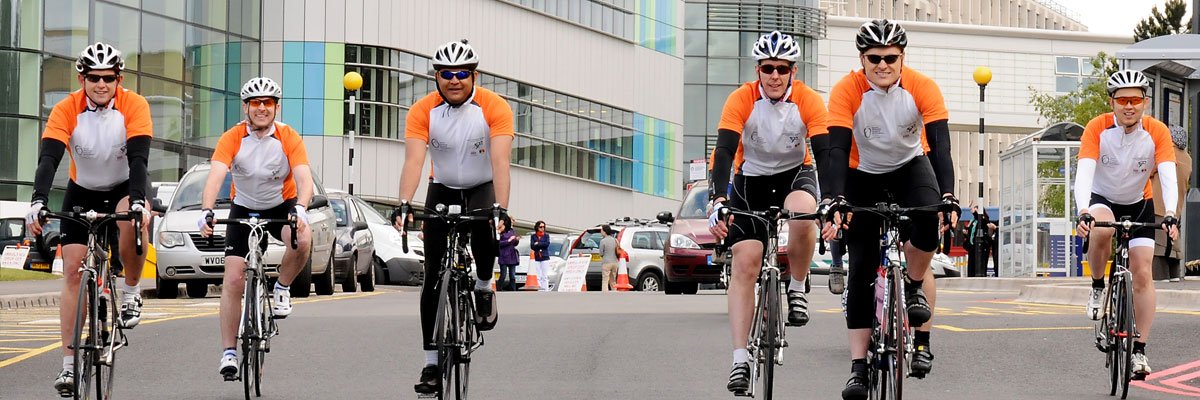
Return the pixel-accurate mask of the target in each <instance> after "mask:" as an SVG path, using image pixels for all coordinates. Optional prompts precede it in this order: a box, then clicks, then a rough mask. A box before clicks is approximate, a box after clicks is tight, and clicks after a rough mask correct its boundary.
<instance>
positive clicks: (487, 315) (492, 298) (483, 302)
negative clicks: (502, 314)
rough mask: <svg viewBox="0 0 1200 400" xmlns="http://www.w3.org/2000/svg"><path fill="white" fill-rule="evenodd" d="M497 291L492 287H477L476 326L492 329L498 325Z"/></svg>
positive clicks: (483, 329) (481, 328) (482, 329)
mask: <svg viewBox="0 0 1200 400" xmlns="http://www.w3.org/2000/svg"><path fill="white" fill-rule="evenodd" d="M497 319H499V315H497V314H496V292H494V291H492V289H491V288H484V289H475V327H476V328H477V329H479V330H480V331H490V330H492V328H495V327H496V320H497Z"/></svg>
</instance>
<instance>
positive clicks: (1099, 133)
mask: <svg viewBox="0 0 1200 400" xmlns="http://www.w3.org/2000/svg"><path fill="white" fill-rule="evenodd" d="M1085 159H1089V160H1094V161H1095V165H1096V166H1095V173H1094V176H1093V177H1092V178H1091V186H1090V187H1089V188H1080V190H1079V191H1077V193H1082V190H1084V189H1087V190H1090V191H1091V192H1092V193H1095V194H1098V195H1101V196H1104V198H1105V199H1108V200H1109V201H1112V202H1114V203H1117V204H1133V203H1136V202H1138V201H1141V200H1143V199H1149V198H1151V193H1152V191H1151V188H1150V173H1151V172H1153V171H1154V170H1155V169H1157V168H1158V167H1159V165H1160V164H1162V163H1171V164H1169V165H1168V167H1169V169H1170V170H1171V171H1174V170H1175V166H1174V162H1175V149H1174V145H1173V144H1172V142H1171V131H1170V129H1168V128H1167V125H1166V124H1163V123H1162V121H1159V120H1157V119H1154V118H1153V117H1151V116H1148V115H1146V116H1142V121H1141V122H1140V123H1139V124H1138V126H1136V127H1135V128H1134V131H1133V132H1131V133H1125V128H1124V127H1121V126H1119V125H1118V124H1117V122H1116V117H1115V116H1114V115H1113V113H1111V112H1110V113H1105V114H1102V115H1100V116H1098V117H1096V118H1093V119H1092V120H1091V121H1090V122H1088V124H1087V127H1086V128H1084V130H1083V137H1081V138H1080V139H1079V160H1081V161H1082V160H1085ZM1080 173H1081V174H1082V173H1083V170H1082V168H1081V169H1080ZM1079 181H1083V182H1086V181H1087V180H1086V179H1077V182H1079ZM1089 197H1090V196H1089ZM1077 200H1078V201H1082V202H1087V201H1088V200H1089V199H1088V198H1082V199H1077ZM1163 200H1173V199H1163ZM1171 203H1172V204H1174V203H1175V202H1174V201H1172V202H1171ZM1077 205H1079V206H1080V209H1083V208H1087V206H1088V204H1086V203H1079V204H1077Z"/></svg>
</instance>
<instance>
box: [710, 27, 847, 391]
mask: <svg viewBox="0 0 1200 400" xmlns="http://www.w3.org/2000/svg"><path fill="white" fill-rule="evenodd" d="M752 51H753V55H754V58H755V60H757V61H758V71H757V73H758V80H757V81H754V82H748V83H746V84H744V85H742V86H741V87H739V88H738V89H737V90H734V92H733V93H732V94H730V95H729V98H728V99H727V100H726V101H725V107H724V109H723V110H722V112H721V122H720V124H718V126H717V145H716V148H715V149H714V150H713V169H712V186H711V188H710V189H709V192H710V193H711V194H710V197H711V198H712V201H713V207H712V214H711V215H710V216H709V222H708V226H709V230H710V231H711V232H712V233H713V235H714V236H716V238H717V240H721V239H724V240H725V244H726V245H728V246H730V247H731V251H732V254H733V265H732V271H731V275H732V277H731V279H730V282H729V328H730V332H731V333H732V336H733V349H734V350H733V367H732V371H730V373H729V384H728V385H727V389H729V391H731V392H735V393H737V392H745V391H747V390H749V388H750V379H751V377H750V364H749V362H750V359H749V353H748V352H747V350H746V342H747V340H748V336H749V335H750V324H751V321H750V320H751V319H752V318H753V315H754V282H755V280H757V278H758V275H759V272H760V265H761V263H762V259H763V251H764V249H765V248H766V247H767V246H766V245H767V235H768V232H767V226H766V225H765V224H764V223H763V221H760V220H756V219H752V218H746V217H737V216H735V217H733V219H732V221H730V223H728V224H726V221H723V220H721V219H720V218H718V214H719V211H720V210H721V209H722V208H724V207H725V203H726V201H727V200H728V201H729V206H730V207H732V208H735V209H741V210H755V211H765V210H767V209H768V208H769V207H772V206H777V207H778V206H781V207H783V208H785V209H787V210H790V211H793V212H800V213H812V212H815V211H816V208H817V199H818V198H819V197H820V189H819V187H818V185H817V176H816V169H815V168H814V167H813V160H812V157H811V155H810V154H809V151H808V145H807V143H806V139H807V138H809V137H812V136H813V135H822V134H825V133H826V124H825V119H826V112H825V104H824V101H823V100H822V99H821V96H820V95H818V94H817V92H816V91H814V90H812V89H811V88H809V87H808V86H806V85H805V84H804V82H801V81H800V80H797V79H795V74H796V70H797V69H796V60H797V59H798V58H799V57H800V44H799V43H797V42H796V41H795V40H794V39H792V37H791V36H789V35H785V34H782V33H780V32H779V31H775V32H771V33H768V34H765V35H762V37H759V38H758V41H757V42H755V43H754V48H753V50H752ZM731 172H732V173H733V185H732V188H731V189H727V188H730V185H729V176H730V173H731ZM788 229H789V231H788V243H789V246H788V265H790V266H791V275H792V279H791V283H790V284H789V285H788V291H787V296H788V317H787V319H788V324H789V325H792V326H803V325H805V324H807V323H808V299H807V298H806V297H805V293H804V284H805V282H804V281H805V279H808V270H809V263H811V262H812V255H813V246H815V245H816V240H817V225H816V223H815V222H813V221H790V222H788Z"/></svg>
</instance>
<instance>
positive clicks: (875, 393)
mask: <svg viewBox="0 0 1200 400" xmlns="http://www.w3.org/2000/svg"><path fill="white" fill-rule="evenodd" d="M889 281H890V279H889ZM884 290H885V291H888V292H889V293H887V296H888V297H889V298H890V297H891V296H893V295H894V294H893V293H890V292H891V283H890V282H888V283H885V289H884ZM883 307H884V310H883V315H884V318H887V319H888V320H891V319H892V315H893V314H894V313H895V310H894V308H895V307H894V306H893V303H892V302H891V301H885V302H884V303H883ZM876 319H877V318H876ZM888 326H889V325H888V324H887V321H878V320H876V321H875V323H874V324H873V329H872V331H871V341H870V343H868V344H867V351H868V354H867V358H868V359H867V382H868V385H867V398H869V399H871V400H883V399H886V398H887V392H888V387H889V385H890V384H891V383H890V382H891V380H890V379H888V378H889V375H888V374H889V371H888V370H887V368H886V366H887V365H888V363H889V361H890V360H889V359H888V357H887V353H886V352H887V350H886V349H887V344H888V339H887V336H886V335H887V330H888ZM880 349H883V350H882V351H881V350H880Z"/></svg>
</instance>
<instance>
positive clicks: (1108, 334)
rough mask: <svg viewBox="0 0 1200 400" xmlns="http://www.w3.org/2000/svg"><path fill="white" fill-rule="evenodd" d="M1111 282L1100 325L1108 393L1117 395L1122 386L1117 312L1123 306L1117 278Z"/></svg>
mask: <svg viewBox="0 0 1200 400" xmlns="http://www.w3.org/2000/svg"><path fill="white" fill-rule="evenodd" d="M1109 282H1110V284H1109V290H1110V292H1109V293H1108V296H1107V300H1106V301H1105V303H1104V304H1105V306H1104V307H1105V310H1104V316H1103V317H1102V318H1101V320H1100V326H1101V327H1102V330H1103V332H1104V346H1105V347H1104V356H1105V359H1104V362H1105V367H1107V368H1108V372H1109V373H1108V375H1109V389H1108V395H1109V396H1116V395H1117V389H1118V388H1120V387H1121V382H1120V379H1121V369H1120V367H1119V366H1118V364H1119V362H1118V360H1119V359H1120V355H1121V350H1120V349H1119V347H1120V343H1119V340H1120V338H1119V337H1118V336H1117V332H1118V330H1117V322H1116V319H1117V312H1118V310H1120V308H1121V307H1120V306H1119V305H1118V298H1117V295H1116V293H1117V291H1116V290H1115V289H1116V285H1117V282H1116V279H1111V280H1110V281H1109Z"/></svg>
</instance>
